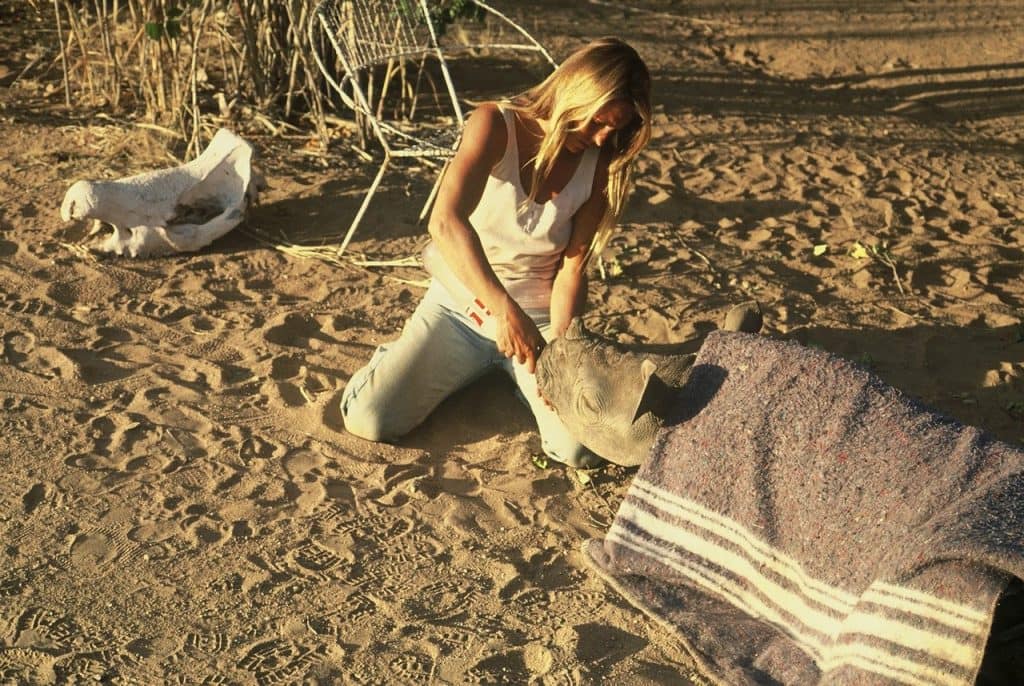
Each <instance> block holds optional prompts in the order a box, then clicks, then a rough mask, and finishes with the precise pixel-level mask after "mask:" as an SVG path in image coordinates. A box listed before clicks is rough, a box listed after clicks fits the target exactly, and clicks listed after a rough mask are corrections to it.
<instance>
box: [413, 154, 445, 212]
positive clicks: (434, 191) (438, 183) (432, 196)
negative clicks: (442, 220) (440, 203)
mask: <svg viewBox="0 0 1024 686" xmlns="http://www.w3.org/2000/svg"><path fill="white" fill-rule="evenodd" d="M449 164H451V158H448V159H446V160H445V161H444V166H443V167H441V173H440V174H438V175H437V179H435V180H434V187H433V188H431V189H430V195H428V196H427V202H425V203H424V204H423V209H422V210H420V218H419V219H417V220H416V221H417V223H419V222H422V221H423V219H424V218H425V217H426V216H427V215H428V214H430V208H431V207H432V206H433V204H434V199H435V198H436V197H437V191H439V190H440V189H441V181H442V180H443V179H444V173H445V172H446V171H448V165H449Z"/></svg>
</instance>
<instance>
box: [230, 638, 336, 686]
mask: <svg viewBox="0 0 1024 686" xmlns="http://www.w3.org/2000/svg"><path fill="white" fill-rule="evenodd" d="M319 662H320V657H319V656H318V655H317V654H316V653H315V652H314V651H313V649H312V648H308V647H305V646H302V645H299V644H297V643H293V642H291V641H287V640H284V639H279V638H274V639H270V640H269V641H265V642H263V643H259V644H257V645H255V646H253V647H252V648H250V649H249V651H248V652H247V653H246V654H245V657H243V658H242V660H241V661H240V662H239V663H238V667H239V669H244V670H245V671H247V672H252V673H253V674H255V676H256V681H257V683H258V684H260V686H276V685H277V684H283V683H292V682H294V681H295V680H297V679H298V678H300V677H302V676H303V675H305V674H306V672H308V671H309V669H310V668H312V667H313V666H315V665H316V664H318V663H319Z"/></svg>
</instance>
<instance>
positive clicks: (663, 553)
mask: <svg viewBox="0 0 1024 686" xmlns="http://www.w3.org/2000/svg"><path fill="white" fill-rule="evenodd" d="M606 540H608V541H614V542H615V543H617V544H618V545H621V546H623V547H624V548H629V549H631V550H633V551H635V552H638V553H642V554H644V555H646V556H648V557H650V558H652V559H654V560H656V561H657V562H658V563H660V564H663V565H665V566H666V567H669V568H670V569H672V570H674V571H676V572H678V573H679V574H681V575H682V576H684V577H686V578H688V579H689V580H690V581H692V582H693V583H695V584H696V585H698V586H701V587H703V588H705V589H706V590H709V591H711V592H712V593H713V594H715V595H717V596H719V597H722V598H724V599H725V600H727V601H728V602H729V603H730V604H732V605H733V606H734V607H737V608H739V609H741V610H743V611H744V612H746V613H747V614H749V615H750V616H752V617H755V618H757V617H763V618H765V619H767V620H768V621H770V622H772V623H773V624H775V625H776V626H778V627H779V628H781V629H783V630H785V631H786V632H787V633H788V634H789V635H790V636H792V637H793V638H794V640H796V641H797V642H798V643H799V644H800V645H801V647H803V648H804V649H805V650H806V651H807V652H808V653H809V654H810V655H811V656H812V657H813V658H814V659H815V662H817V663H818V666H819V668H820V669H823V670H824V669H838V668H840V667H843V666H845V665H849V666H851V667H857V668H859V669H862V670H865V671H869V672H874V673H876V674H881V675H883V676H886V677H889V678H890V679H894V680H897V681H900V682H902V683H904V684H908V685H909V686H961V685H962V684H963V683H965V681H966V679H967V677H956V676H953V675H951V674H949V673H947V672H944V671H940V670H937V669H934V668H932V667H930V666H928V665H925V664H923V663H919V662H915V661H913V660H908V659H906V658H903V657H900V656H898V655H893V654H892V653H889V652H885V651H883V650H880V649H879V648H876V647H874V646H870V645H867V644H864V643H844V644H841V645H830V646H828V648H826V647H825V646H823V645H822V643H821V641H819V640H815V639H814V638H812V637H810V636H808V635H807V634H806V633H802V632H798V631H796V630H795V629H794V628H792V627H790V626H788V625H786V624H785V623H784V622H782V620H781V619H780V618H779V617H780V616H779V615H778V613H776V612H773V611H772V609H771V608H769V607H767V606H766V605H764V604H763V603H762V602H761V601H760V599H758V598H755V597H754V596H753V595H752V594H750V592H749V591H748V590H747V589H745V588H742V587H741V586H740V585H739V584H737V583H736V582H735V581H731V580H728V579H726V577H724V576H722V575H721V574H717V573H715V572H714V571H712V570H710V569H708V568H707V567H705V566H703V565H701V564H699V563H697V561H696V560H684V559H681V558H676V557H673V554H672V552H671V550H670V549H668V548H664V547H662V546H659V545H657V544H653V543H651V542H650V541H647V540H644V539H642V538H639V537H635V536H633V534H630V533H628V532H625V531H619V532H609V533H608V536H607V537H606ZM746 600H752V601H753V605H748V604H747V603H746V602H745V601H746ZM755 606H756V607H757V608H758V609H761V610H764V611H763V612H759V611H758V610H757V609H755ZM823 652H827V653H828V655H827V657H822V653H823Z"/></svg>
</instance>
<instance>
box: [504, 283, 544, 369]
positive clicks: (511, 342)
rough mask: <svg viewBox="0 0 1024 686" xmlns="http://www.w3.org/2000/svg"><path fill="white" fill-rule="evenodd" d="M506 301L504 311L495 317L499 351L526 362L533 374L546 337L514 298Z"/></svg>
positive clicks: (518, 360)
mask: <svg viewBox="0 0 1024 686" xmlns="http://www.w3.org/2000/svg"><path fill="white" fill-rule="evenodd" d="M505 302H506V306H505V308H504V311H503V312H501V313H500V314H497V315H496V317H495V318H496V319H497V324H498V331H497V337H496V342H497V344H498V351H499V352H500V353H501V354H502V355H504V356H505V357H508V358H510V359H511V358H515V359H516V361H517V362H519V364H525V365H526V370H527V371H528V372H530V373H531V374H533V373H534V370H535V369H536V365H537V356H538V355H540V351H541V350H543V349H544V337H543V336H541V335H540V330H539V329H538V328H537V325H536V324H535V323H534V322H533V320H532V319H530V318H529V317H527V316H526V313H525V312H523V309H522V308H521V307H519V305H518V304H517V303H516V302H515V301H514V300H512V298H506V301H505Z"/></svg>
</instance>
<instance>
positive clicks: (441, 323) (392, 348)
mask: <svg viewBox="0 0 1024 686" xmlns="http://www.w3.org/2000/svg"><path fill="white" fill-rule="evenodd" d="M442 294H443V291H441V290H440V288H439V287H438V286H431V288H430V289H428V291H427V294H426V295H425V296H424V298H423V300H422V302H420V304H419V306H418V307H417V308H416V311H415V312H413V314H412V317H410V318H409V321H407V322H406V323H405V327H404V328H403V329H402V334H401V335H400V336H399V338H398V340H396V341H393V342H391V343H388V344H386V345H382V346H380V347H378V348H377V350H376V352H374V354H373V357H372V358H371V359H370V361H369V363H368V364H367V365H366V366H365V367H363V368H362V369H360V370H359V371H357V372H356V373H355V374H353V375H352V378H351V379H349V382H348V385H346V386H345V390H344V392H343V393H342V396H341V415H342V417H343V418H344V421H345V428H346V429H347V430H348V431H349V432H350V433H352V434H355V435H356V436H359V437H361V438H365V439H367V440H370V441H385V442H392V441H395V440H397V439H398V438H400V437H401V436H403V435H405V434H406V433H408V432H409V431H411V430H412V429H413V428H415V427H416V426H418V425H419V424H420V423H421V422H422V421H423V420H424V419H426V418H427V415H429V414H430V413H431V412H432V411H433V410H434V408H436V407H437V406H438V405H439V404H440V403H441V401H442V400H444V399H445V398H447V397H448V396H449V395H451V394H452V393H454V392H455V391H457V390H458V389H460V388H462V387H463V386H465V385H467V384H468V383H470V382H471V381H473V380H474V379H477V378H479V377H480V376H483V375H484V374H485V373H487V372H488V371H490V370H492V369H494V368H495V367H500V368H502V369H504V370H505V372H507V373H508V375H509V376H511V377H512V379H513V380H514V381H515V383H516V385H517V386H518V387H519V391H520V399H521V400H523V401H524V402H525V403H526V404H527V405H528V406H529V408H530V410H531V411H532V412H533V416H534V418H535V419H536V420H537V428H538V429H539V431H540V437H541V446H542V448H543V450H544V453H545V454H546V455H547V456H548V457H550V458H552V459H554V460H557V461H559V462H564V463H565V464H569V465H572V466H574V467H591V466H594V465H596V464H598V463H599V462H600V458H598V457H597V456H595V455H594V454H593V453H591V452H589V451H588V450H587V449H586V448H584V447H583V446H582V445H581V444H580V443H579V442H578V441H577V440H576V439H574V438H573V437H572V436H571V435H570V434H569V432H568V431H567V430H566V428H565V426H564V425H563V424H562V421H561V420H560V419H559V418H558V416H557V415H556V414H555V412H554V411H553V410H552V409H551V408H549V407H548V406H547V405H546V404H545V403H544V401H543V400H542V399H541V398H540V397H539V396H538V395H537V379H536V377H535V376H534V375H533V374H530V373H529V372H528V371H527V370H526V367H525V365H520V364H518V363H515V362H513V361H512V360H510V359H508V358H506V357H505V356H504V355H502V354H501V353H500V352H498V347H497V344H496V343H495V342H494V341H492V340H490V339H489V338H487V337H485V336H482V335H480V334H479V333H478V332H477V330H476V328H475V326H474V325H473V324H472V323H471V322H470V320H469V319H468V318H467V317H466V316H465V315H464V314H462V313H461V312H457V311H455V310H453V309H449V308H448V307H446V306H445V304H443V301H444V297H443V295H442ZM527 314H529V315H530V316H531V318H533V319H534V321H535V322H536V323H537V326H538V328H539V329H540V332H541V335H542V336H544V337H545V339H546V338H547V337H548V335H549V332H550V328H551V325H550V321H549V315H548V313H547V312H543V313H540V312H528V313H527Z"/></svg>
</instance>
